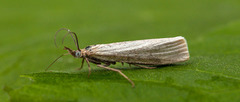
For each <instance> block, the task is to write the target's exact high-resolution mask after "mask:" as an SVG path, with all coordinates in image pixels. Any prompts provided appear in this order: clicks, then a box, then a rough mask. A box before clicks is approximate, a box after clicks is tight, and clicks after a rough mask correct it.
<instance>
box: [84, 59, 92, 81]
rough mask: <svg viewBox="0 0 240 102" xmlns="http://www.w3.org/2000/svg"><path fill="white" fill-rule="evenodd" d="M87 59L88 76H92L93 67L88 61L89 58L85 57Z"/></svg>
mask: <svg viewBox="0 0 240 102" xmlns="http://www.w3.org/2000/svg"><path fill="white" fill-rule="evenodd" d="M85 59H86V62H87V64H88V77H89V76H90V74H91V67H90V64H89V61H88V58H85Z"/></svg>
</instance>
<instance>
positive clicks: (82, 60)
mask: <svg viewBox="0 0 240 102" xmlns="http://www.w3.org/2000/svg"><path fill="white" fill-rule="evenodd" d="M84 60H85V59H84V58H83V59H82V65H81V67H80V68H77V70H81V69H82V68H83V64H84Z"/></svg>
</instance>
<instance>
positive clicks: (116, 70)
mask: <svg viewBox="0 0 240 102" xmlns="http://www.w3.org/2000/svg"><path fill="white" fill-rule="evenodd" d="M97 66H98V67H101V68H105V69H108V70H111V71H115V72H118V73H119V74H121V75H122V76H123V77H124V78H126V79H127V80H128V81H129V82H130V83H131V84H132V87H135V84H134V82H133V81H132V80H130V79H129V78H128V77H127V76H126V75H125V74H123V73H122V72H121V71H120V70H118V69H114V68H110V67H106V66H104V65H100V64H99V65H97Z"/></svg>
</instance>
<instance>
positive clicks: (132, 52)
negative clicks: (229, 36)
mask: <svg viewBox="0 0 240 102" xmlns="http://www.w3.org/2000/svg"><path fill="white" fill-rule="evenodd" d="M61 30H66V31H68V33H67V34H66V35H65V36H64V38H65V37H66V36H67V35H71V37H72V38H73V41H74V43H75V45H76V47H77V50H72V49H70V48H68V47H64V49H65V50H67V51H68V53H66V54H63V55H61V56H59V57H58V58H57V59H56V60H55V61H54V62H53V63H55V62H56V61H57V60H58V59H59V58H60V57H62V56H64V55H69V54H70V55H72V56H73V57H75V58H83V60H82V65H81V67H80V69H81V68H82V67H83V64H84V61H85V60H86V62H87V64H88V69H89V75H90V73H91V67H90V64H89V63H90V62H91V63H94V64H96V65H97V66H98V67H101V68H105V69H108V70H111V71H115V72H118V73H119V74H121V75H122V76H123V77H124V78H126V79H127V80H128V81H129V82H130V83H131V84H132V87H134V86H135V84H134V82H133V81H132V80H130V79H129V78H128V77H127V76H126V75H125V74H123V73H122V72H121V71H120V70H118V69H114V68H110V67H108V66H109V65H111V64H113V65H114V64H116V62H120V63H122V64H123V63H127V64H129V65H135V66H138V67H142V68H148V69H152V68H156V67H154V66H157V65H166V64H174V63H178V62H184V61H187V60H188V59H189V51H188V46H187V42H186V40H185V38H184V37H181V36H178V37H172V38H159V39H146V40H136V41H125V42H117V43H110V44H97V45H91V46H87V47H86V48H84V49H80V48H79V44H78V38H77V35H76V33H74V32H71V31H70V30H69V29H66V28H62V29H60V30H58V31H57V32H56V35H57V34H58V32H59V31H61ZM56 35H55V44H56ZM64 38H63V39H62V43H63V41H64ZM56 46H57V44H56ZM53 63H51V64H50V65H49V66H48V67H47V69H48V68H49V67H50V66H51V65H52V64H53ZM47 69H46V70H47Z"/></svg>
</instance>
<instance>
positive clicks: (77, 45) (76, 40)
mask: <svg viewBox="0 0 240 102" xmlns="http://www.w3.org/2000/svg"><path fill="white" fill-rule="evenodd" d="M62 30H66V31H68V33H67V34H65V35H64V37H63V39H62V44H63V42H64V39H65V38H66V36H67V35H68V34H70V35H71V37H72V39H73V41H74V43H75V45H76V47H77V49H78V50H79V51H80V48H79V44H78V38H77V34H76V33H75V32H71V31H70V30H69V29H67V28H61V29H59V30H58V31H57V32H56V34H55V37H54V43H55V45H56V47H58V46H57V43H56V36H57V35H58V33H59V32H60V31H62ZM72 34H73V35H74V36H75V39H74V37H73V35H72Z"/></svg>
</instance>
